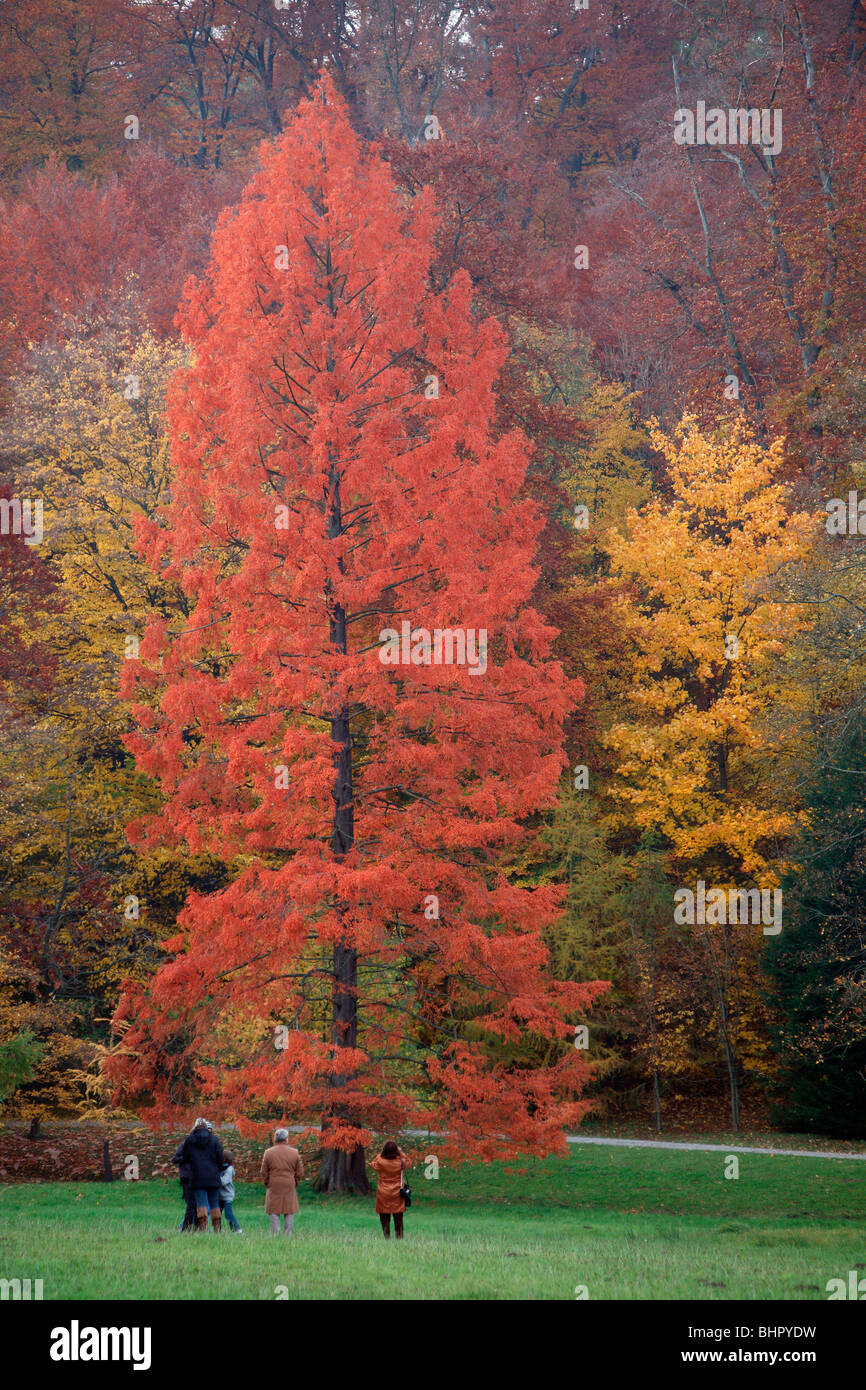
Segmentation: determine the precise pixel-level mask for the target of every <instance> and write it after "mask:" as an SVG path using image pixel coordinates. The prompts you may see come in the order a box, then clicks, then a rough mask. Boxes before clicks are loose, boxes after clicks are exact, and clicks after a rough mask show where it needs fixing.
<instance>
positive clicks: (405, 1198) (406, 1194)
mask: <svg viewBox="0 0 866 1390" xmlns="http://www.w3.org/2000/svg"><path fill="white" fill-rule="evenodd" d="M400 1200H401V1201H402V1202H405V1203H406V1206H407V1207H411V1205H412V1189H411V1187H409V1185H408V1184H407V1182H406V1173H405V1170H404V1168H403V1164H402V1163H401V1164H400Z"/></svg>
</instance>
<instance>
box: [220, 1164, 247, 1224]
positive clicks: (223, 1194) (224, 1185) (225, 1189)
mask: <svg viewBox="0 0 866 1390" xmlns="http://www.w3.org/2000/svg"><path fill="white" fill-rule="evenodd" d="M223 1158H224V1159H225V1167H224V1168H223V1170H222V1173H221V1174H220V1210H221V1211H223V1212H225V1218H226V1221H227V1222H228V1223H229V1225H230V1227H231V1228H232V1230H233V1231H234V1232H235V1234H236V1235H239V1236H242V1235H243V1231H242V1230H241V1228H240V1224H239V1222H238V1221H237V1218H236V1217H235V1213H234V1206H233V1203H234V1200H235V1168H234V1162H235V1161H234V1156H233V1155H232V1154H230V1153H229V1151H228V1149H226V1151H225V1153H224V1154H223Z"/></svg>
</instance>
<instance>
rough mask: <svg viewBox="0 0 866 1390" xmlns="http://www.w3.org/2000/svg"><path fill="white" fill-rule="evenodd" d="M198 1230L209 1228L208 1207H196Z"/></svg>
mask: <svg viewBox="0 0 866 1390" xmlns="http://www.w3.org/2000/svg"><path fill="white" fill-rule="evenodd" d="M195 1224H196V1230H198V1231H206V1230H207V1207H196V1209H195Z"/></svg>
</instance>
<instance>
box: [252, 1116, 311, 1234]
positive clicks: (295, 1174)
mask: <svg viewBox="0 0 866 1390" xmlns="http://www.w3.org/2000/svg"><path fill="white" fill-rule="evenodd" d="M303 1176H304V1164H303V1161H302V1159H301V1155H300V1154H299V1153H298V1151H297V1149H293V1148H292V1147H291V1145H290V1144H289V1131H288V1130H287V1129H275V1130H274V1142H273V1144H272V1145H271V1147H270V1148H269V1149H265V1152H264V1155H263V1157H262V1178H263V1179H264V1184H265V1187H266V1188H267V1192H266V1193H265V1211H266V1212H267V1213H268V1216H269V1217H270V1218H271V1235H272V1236H278V1235H279V1233H280V1217H281V1216H282V1218H283V1235H286V1236H290V1235H291V1234H292V1232H293V1230H294V1227H295V1217H296V1216H297V1214H298V1212H299V1211H300V1207H299V1206H298V1189H297V1185H298V1183H299V1182H300V1180H301V1178H302V1177H303Z"/></svg>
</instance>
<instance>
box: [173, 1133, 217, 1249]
mask: <svg viewBox="0 0 866 1390" xmlns="http://www.w3.org/2000/svg"><path fill="white" fill-rule="evenodd" d="M181 1157H182V1160H183V1162H184V1163H188V1164H189V1167H190V1173H191V1175H192V1177H191V1181H192V1190H193V1196H194V1198H195V1216H196V1224H197V1226H198V1229H199V1230H200V1231H206V1230H207V1214H208V1211H210V1219H211V1224H212V1226H213V1228H214V1230H215V1231H216V1232H217V1233H219V1229H220V1223H221V1221H222V1213H221V1212H220V1181H221V1178H222V1170H223V1167H224V1166H225V1159H224V1157H223V1146H222V1144H221V1143H220V1141H219V1139H218V1138H217V1136H216V1135H215V1134H214V1132H213V1125H212V1124H211V1122H210V1120H196V1122H195V1124H194V1125H193V1129H192V1133H191V1134H188V1135H187V1137H186V1139H184V1141H183V1149H182V1151H181Z"/></svg>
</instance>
